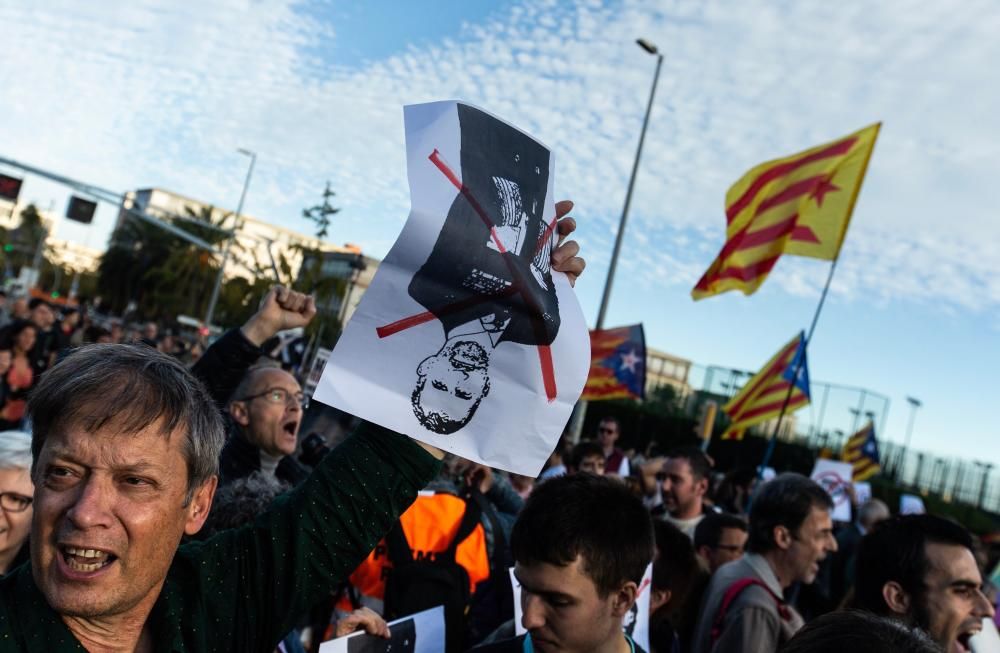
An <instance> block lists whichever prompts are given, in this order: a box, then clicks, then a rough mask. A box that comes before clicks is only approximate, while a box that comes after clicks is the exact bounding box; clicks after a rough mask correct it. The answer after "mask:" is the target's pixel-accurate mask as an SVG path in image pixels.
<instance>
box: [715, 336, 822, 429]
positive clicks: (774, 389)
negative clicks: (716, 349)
mask: <svg viewBox="0 0 1000 653" xmlns="http://www.w3.org/2000/svg"><path fill="white" fill-rule="evenodd" d="M796 369H798V372H797V373H796ZM789 388H792V395H791V397H790V398H789V399H788V406H787V408H786V409H785V412H786V413H790V412H792V411H793V410H796V409H798V408H801V407H802V406H805V405H806V404H808V403H809V368H808V366H807V364H806V336H805V333H803V332H800V333H799V335H797V336H795V337H794V338H792V341H791V342H789V343H788V344H787V345H785V346H784V347H782V348H781V351H779V352H778V353H777V354H775V355H774V357H773V358H771V360H769V361H767V364H766V365H764V368H763V369H762V370H761V371H759V372H757V374H755V375H754V376H753V378H752V379H750V380H749V381H747V382H746V385H744V386H743V388H742V389H741V390H740V391H739V393H738V394H737V395H736V396H735V397H733V398H732V399H730V400H729V403H727V404H726V405H725V406H723V407H722V410H723V412H725V413H726V414H727V415H729V419H730V420H732V422H731V423H730V425H729V428H728V429H726V432H725V433H723V434H722V438H721V439H723V440H742V439H743V436H744V435H745V434H746V429H747V428H748V427H750V426H753V425H755V424H760V423H761V422H766V421H767V420H769V419H771V418H774V417H777V416H778V415H779V414H780V413H781V408H782V406H784V405H785V398H786V397H788V389H789Z"/></svg>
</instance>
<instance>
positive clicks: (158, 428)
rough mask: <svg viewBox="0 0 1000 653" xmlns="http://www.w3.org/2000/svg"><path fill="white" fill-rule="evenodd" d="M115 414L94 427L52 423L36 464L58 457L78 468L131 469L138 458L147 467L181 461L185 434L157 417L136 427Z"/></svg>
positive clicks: (75, 421) (87, 422) (85, 421)
mask: <svg viewBox="0 0 1000 653" xmlns="http://www.w3.org/2000/svg"><path fill="white" fill-rule="evenodd" d="M137 426H138V425H137V424H136V423H135V422H134V421H133V420H130V418H129V416H126V415H124V414H118V415H116V416H114V417H112V418H111V419H110V420H108V421H106V422H104V423H103V424H100V425H98V426H95V422H93V421H92V420H88V419H87V418H86V416H85V415H84V416H80V417H77V418H75V419H73V420H70V421H67V422H65V423H54V424H53V428H52V429H51V430H50V432H49V434H48V436H47V437H46V438H45V442H44V443H43V444H42V448H41V451H40V453H39V460H45V459H51V458H53V457H61V458H65V459H69V460H73V461H76V462H78V463H80V464H95V465H97V464H101V465H104V464H106V465H112V466H121V465H131V464H134V463H135V462H136V460H137V459H138V458H142V459H143V460H144V461H146V462H147V463H150V464H157V465H160V466H167V467H169V466H171V465H172V464H174V463H176V462H177V461H180V462H181V463H183V461H184V453H183V447H184V445H185V443H186V430H185V429H184V428H183V427H177V428H174V429H173V430H172V431H171V430H170V429H169V428H168V427H167V421H166V419H164V418H162V417H160V418H157V419H156V420H154V421H153V422H152V423H147V424H146V425H145V426H139V427H138V428H137ZM36 462H37V460H36Z"/></svg>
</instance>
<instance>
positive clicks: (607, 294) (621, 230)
mask: <svg viewBox="0 0 1000 653" xmlns="http://www.w3.org/2000/svg"><path fill="white" fill-rule="evenodd" d="M636 43H638V44H639V47H640V48H642V49H643V50H645V51H646V52H648V53H649V54H653V55H656V72H655V73H654V74H653V87H652V89H650V91H649V103H648V104H647V105H646V117H645V118H644V119H643V121H642V131H641V132H639V147H638V148H637V149H636V151H635V161H634V162H633V163H632V176H631V177H629V180H628V190H627V191H626V192H625V207H624V208H623V209H622V219H621V221H620V222H619V223H618V234H617V235H616V236H615V248H614V249H613V250H612V252H611V265H609V266H608V278H607V280H606V281H605V282H604V295H603V296H602V297H601V308H600V311H598V313H597V328H598V329H601V328H603V327H604V316H605V314H606V313H607V311H608V300H609V299H610V298H611V286H612V285H613V284H614V280H615V268H617V267H618V253H619V251H620V250H621V247H622V238H623V237H624V235H625V223H626V221H627V220H628V208H629V205H630V204H631V203H632V189H633V188H635V177H636V173H637V172H638V171H639V159H640V157H641V156H642V144H643V142H644V141H645V140H646V128H647V127H648V126H649V114H650V113H651V112H652V111H653V98H654V97H655V96H656V83H657V82H658V81H659V79H660V67H661V66H663V55H662V54H660V52H659V50H657V48H656V46H655V45H653V44H652V43H650V42H649V41H647V40H646V39H637V40H636Z"/></svg>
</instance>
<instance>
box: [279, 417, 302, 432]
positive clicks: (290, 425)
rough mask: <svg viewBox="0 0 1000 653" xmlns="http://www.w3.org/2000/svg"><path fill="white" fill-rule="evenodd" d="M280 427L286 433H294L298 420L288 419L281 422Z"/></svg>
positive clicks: (297, 426)
mask: <svg viewBox="0 0 1000 653" xmlns="http://www.w3.org/2000/svg"><path fill="white" fill-rule="evenodd" d="M281 428H282V429H283V430H284V431H285V433H287V434H288V435H295V434H296V431H297V430H298V428H299V422H298V420H294V419H293V420H289V421H287V422H285V423H284V424H282V425H281Z"/></svg>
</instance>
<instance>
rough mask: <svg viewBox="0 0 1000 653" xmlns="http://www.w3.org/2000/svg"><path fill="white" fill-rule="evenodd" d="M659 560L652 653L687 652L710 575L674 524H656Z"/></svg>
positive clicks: (654, 590) (651, 614)
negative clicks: (703, 589) (701, 591)
mask: <svg viewBox="0 0 1000 653" xmlns="http://www.w3.org/2000/svg"><path fill="white" fill-rule="evenodd" d="M653 532H654V533H655V535H656V557H655V559H654V560H653V584H652V587H651V588H650V589H651V594H650V596H649V631H650V634H649V640H650V648H651V649H652V652H653V653H672V652H675V651H686V650H688V644H689V642H688V641H687V639H688V638H689V637H690V631H691V629H692V628H693V627H694V620H695V617H696V616H697V607H698V601H699V599H700V598H701V597H700V594H699V593H698V590H699V589H700V588H702V587H703V586H704V584H705V583H706V582H707V581H708V572H707V571H705V569H704V568H703V567H702V565H701V564H700V563H699V562H698V557H697V555H696V554H695V551H694V546H693V545H692V544H691V538H689V537H688V536H687V535H685V534H684V533H683V532H681V530H680V529H678V528H677V527H676V526H674V525H673V524H670V523H668V522H665V521H663V520H660V519H657V520H654V521H653Z"/></svg>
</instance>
